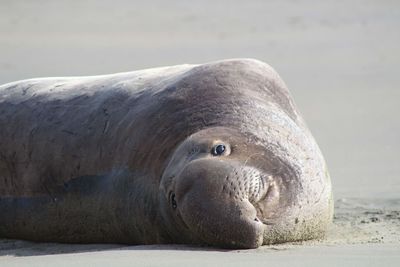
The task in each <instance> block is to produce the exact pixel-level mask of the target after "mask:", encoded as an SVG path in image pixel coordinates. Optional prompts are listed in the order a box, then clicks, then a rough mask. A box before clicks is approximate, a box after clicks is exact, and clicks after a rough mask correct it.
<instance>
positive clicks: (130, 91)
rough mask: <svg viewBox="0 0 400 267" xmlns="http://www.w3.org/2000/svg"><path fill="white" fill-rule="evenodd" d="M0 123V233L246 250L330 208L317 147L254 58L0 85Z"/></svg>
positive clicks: (326, 215)
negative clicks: (199, 245)
mask: <svg viewBox="0 0 400 267" xmlns="http://www.w3.org/2000/svg"><path fill="white" fill-rule="evenodd" d="M0 129H2V131H1V132H0V236H1V237H8V238H21V239H30V240H35V241H52V242H75V243H91V242H109V243H111V242H112V243H129V244H154V243H186V244H206V245H211V246H218V247H225V248H256V247H258V246H260V245H262V244H272V243H280V242H287V241H297V240H307V239H313V238H321V237H323V236H324V234H325V232H326V228H327V226H328V224H329V223H330V221H331V219H332V212H333V206H332V194H331V184H330V179H329V175H328V172H327V168H326V165H325V162H324V159H323V157H322V155H321V152H320V150H319V148H318V146H317V144H316V143H315V141H314V139H313V137H312V135H311V134H310V132H309V131H308V129H307V127H306V125H305V123H304V121H303V120H302V118H301V117H300V115H299V113H298V111H297V110H296V108H295V106H294V104H293V101H292V99H291V97H290V95H289V92H288V90H287V89H286V86H285V85H284V83H283V82H282V80H281V79H280V77H279V76H278V74H277V73H276V72H275V71H274V70H273V69H272V68H271V67H269V66H268V65H266V64H265V63H262V62H259V61H256V60H248V59H239V60H226V61H219V62H212V63H209V64H204V65H182V66H175V67H169V68H162V69H152V70H145V71H139V72H131V73H121V74H114V75H104V76H97V77H78V78H48V79H35V80H26V81H21V82H16V83H11V84H6V85H3V86H1V87H0ZM221 146H223V149H222V150H221ZM217 147H218V148H217ZM216 151H219V152H221V153H216Z"/></svg>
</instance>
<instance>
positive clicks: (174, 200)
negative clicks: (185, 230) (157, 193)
mask: <svg viewBox="0 0 400 267" xmlns="http://www.w3.org/2000/svg"><path fill="white" fill-rule="evenodd" d="M171 205H172V208H173V209H176V208H177V207H178V204H177V203H176V199H175V193H171Z"/></svg>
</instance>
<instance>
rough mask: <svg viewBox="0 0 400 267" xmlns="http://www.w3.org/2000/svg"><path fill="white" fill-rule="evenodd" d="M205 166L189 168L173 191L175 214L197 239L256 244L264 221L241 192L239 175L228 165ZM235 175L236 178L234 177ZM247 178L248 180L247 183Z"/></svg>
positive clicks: (232, 245)
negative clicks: (174, 193)
mask: <svg viewBox="0 0 400 267" xmlns="http://www.w3.org/2000/svg"><path fill="white" fill-rule="evenodd" d="M215 165H216V164H215V162H214V163H213V167H214V168H213V169H210V168H207V164H202V165H201V166H202V167H198V166H199V165H198V166H197V167H196V169H195V170H193V169H191V168H189V169H187V170H186V171H185V174H186V175H185V176H186V177H181V178H182V179H180V183H179V184H178V186H177V188H176V189H177V191H176V197H175V200H176V206H177V209H178V210H179V214H180V216H181V218H182V220H183V222H184V223H185V224H186V226H187V227H188V228H189V229H190V231H191V232H192V233H193V235H194V236H195V237H196V239H197V240H196V241H195V242H197V243H206V244H210V245H214V246H215V245H217V246H219V247H224V248H257V247H259V246H261V245H262V244H263V234H264V231H265V228H266V225H265V224H263V223H262V220H260V219H259V218H258V217H257V209H256V208H255V207H254V205H253V204H252V203H251V202H250V201H249V195H248V194H246V192H244V188H245V186H244V184H245V183H244V181H243V180H242V181H241V183H242V185H239V183H238V181H239V179H240V178H243V177H234V178H232V175H238V173H237V172H236V174H235V172H232V169H233V168H232V166H229V165H227V164H217V165H220V166H219V168H215ZM236 178H238V179H236ZM250 183H251V181H249V184H250Z"/></svg>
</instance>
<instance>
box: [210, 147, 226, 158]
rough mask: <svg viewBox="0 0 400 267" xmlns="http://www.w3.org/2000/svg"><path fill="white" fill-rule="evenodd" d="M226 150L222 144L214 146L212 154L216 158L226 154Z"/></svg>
mask: <svg viewBox="0 0 400 267" xmlns="http://www.w3.org/2000/svg"><path fill="white" fill-rule="evenodd" d="M225 150H226V147H225V146H224V145H222V144H219V145H216V146H214V147H213V148H212V151H211V153H212V154H213V155H214V156H220V155H222V154H224V152H225Z"/></svg>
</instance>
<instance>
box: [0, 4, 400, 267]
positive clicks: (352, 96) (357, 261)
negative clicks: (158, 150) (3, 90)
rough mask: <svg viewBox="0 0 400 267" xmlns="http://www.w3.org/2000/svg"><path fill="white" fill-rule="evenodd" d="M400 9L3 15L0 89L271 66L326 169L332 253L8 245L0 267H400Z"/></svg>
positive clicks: (131, 7)
mask: <svg viewBox="0 0 400 267" xmlns="http://www.w3.org/2000/svg"><path fill="white" fill-rule="evenodd" d="M399 28H400V4H399V3H398V2H397V1H355V0H354V1H343V2H342V1H330V0H329V1H323V2H318V1H311V0H309V1H292V0H285V1H249V2H244V1H218V2H214V1H202V2H189V1H168V2H163V1H146V2H136V1H122V0H121V1H110V0H104V1H89V0H82V1H79V2H78V1H58V2H57V3H56V2H54V1H49V0H42V1H2V2H1V3H0V50H1V51H2V52H1V54H0V73H1V75H0V84H3V83H7V82H11V81H15V80H21V79H27V78H33V77H47V76H83V75H96V74H106V73H116V72H122V71H131V70H137V69H143V68H148V67H157V66H167V65H175V64H183V63H204V62H208V61H212V60H218V59H225V58H239V57H251V58H257V59H259V60H262V61H265V62H267V63H269V64H270V65H272V66H273V67H274V68H275V69H276V70H277V71H278V72H279V74H280V75H281V76H282V78H283V79H284V81H285V82H286V84H287V85H288V87H289V89H290V91H291V93H292V95H293V98H294V99H295V101H296V104H297V106H298V107H299V110H300V111H301V112H302V114H303V116H304V118H305V120H306V122H307V123H308V125H309V128H310V130H311V132H312V133H313V135H314V137H315V138H316V140H317V142H318V144H319V146H320V148H321V150H322V152H323V154H324V156H325V159H326V161H327V164H328V167H329V170H330V174H331V178H332V183H333V191H334V196H335V217H334V224H333V225H332V227H331V229H330V231H329V234H328V236H327V238H326V239H325V240H320V241H308V242H303V243H296V244H282V245H275V246H263V247H261V248H259V249H256V250H240V251H237V250H235V251H225V250H219V249H213V248H204V247H203V248H202V247H188V246H174V245H169V246H120V245H103V244H102V245H66V244H35V243H31V242H26V241H19V240H0V266H54V265H58V266H71V265H76V266H109V265H115V266H132V265H133V266H187V265H189V264H190V265H192V266H193V265H194V266H202V265H205V266H221V265H230V266H243V265H246V266H256V265H257V266H259V265H260V264H261V265H267V264H268V265H272V266H275V265H279V266H289V265H290V266H293V265H300V266H310V265H319V266H321V265H322V266H338V265H340V266H377V265H382V266H399V265H400V253H399V252H400V175H399V173H400V164H399V163H398V160H399V154H398V151H399V150H400V141H399V135H400V119H399V114H400V105H399V104H398V100H399V99H400V90H399V88H398V87H399V84H400V76H399V75H398V64H399V62H400V52H399V51H400V50H399V45H400V31H399V30H398V29H399Z"/></svg>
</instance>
